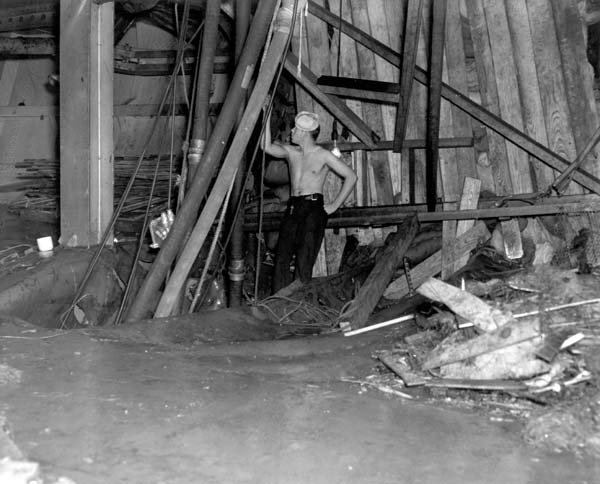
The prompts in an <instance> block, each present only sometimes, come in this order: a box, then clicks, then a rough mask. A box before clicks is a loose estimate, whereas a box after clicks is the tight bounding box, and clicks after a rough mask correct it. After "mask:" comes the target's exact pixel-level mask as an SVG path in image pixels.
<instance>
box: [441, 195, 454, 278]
mask: <svg viewBox="0 0 600 484" xmlns="http://www.w3.org/2000/svg"><path fill="white" fill-rule="evenodd" d="M456 206H457V204H456V202H445V203H444V210H456ZM456 226H457V221H456V220H444V221H443V222H442V280H444V281H445V280H446V279H448V278H449V277H450V275H451V274H452V273H453V272H454V259H452V258H451V257H450V250H449V248H450V245H451V244H452V243H453V242H454V241H455V240H456Z"/></svg>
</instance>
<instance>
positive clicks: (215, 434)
mask: <svg viewBox="0 0 600 484" xmlns="http://www.w3.org/2000/svg"><path fill="white" fill-rule="evenodd" d="M56 334H57V333H56V332H53V331H49V330H39V331H38V332H36V333H23V327H16V326H14V325H11V324H10V323H4V324H0V335H4V336H2V337H0V348H1V352H0V363H2V364H4V365H9V366H10V367H12V368H15V369H18V370H20V372H21V376H20V381H12V382H10V383H6V384H4V385H1V386H0V390H1V393H2V399H1V401H2V407H1V408H0V411H2V412H3V413H4V415H5V417H6V420H7V422H8V424H9V426H10V429H11V430H12V438H13V440H14V441H15V443H16V444H17V445H18V447H19V448H20V449H21V451H22V452H23V454H24V455H25V456H26V457H27V458H28V459H30V460H34V461H37V462H39V463H40V464H41V468H42V471H43V473H44V476H45V477H46V479H48V482H52V481H51V479H56V478H57V477H58V476H67V477H69V478H71V479H73V480H74V481H75V482H76V483H78V484H84V483H98V484H100V483H103V484H104V483H108V482H112V483H165V484H167V483H169V484H176V483H186V484H187V483H190V482H194V483H195V482H197V483H311V484H313V483H328V484H329V483H395V484H397V483H442V482H443V483H448V484H452V483H481V482H489V483H542V482H543V483H545V484H553V483H556V484H558V483H561V484H563V483H567V482H568V483H586V482H587V483H593V482H598V481H599V480H600V462H597V461H596V462H595V461H592V460H590V459H578V458H576V457H574V456H572V455H559V454H547V453H544V452H541V451H539V450H535V449H532V448H531V447H528V446H527V445H526V444H525V443H524V442H523V440H522V438H521V435H520V431H521V426H520V424H519V423H518V422H514V421H513V422H494V421H491V420H490V418H489V416H487V415H485V414H479V413H470V412H465V411H457V410H455V409H451V408H447V407H444V406H438V407H434V406H431V405H427V404H424V403H421V402H419V401H418V400H413V401H408V400H405V399H402V398H400V397H397V396H394V395H388V394H385V393H381V392H380V391H378V390H376V389H369V390H368V391H363V390H362V389H361V387H360V386H359V385H356V384H353V383H348V382H346V381H343V380H344V379H353V378H360V377H364V376H365V375H367V374H368V373H369V372H371V371H372V369H373V367H374V364H375V362H374V361H373V360H372V358H371V353H372V352H373V351H374V350H375V349H377V347H378V346H382V345H384V344H385V341H386V340H385V338H384V336H383V335H380V336H374V335H370V336H368V337H366V338H361V337H357V338H343V337H341V336H329V337H311V338H303V339H298V340H290V341H271V342H248V343H236V344H219V345H211V344H197V345H194V346H192V347H189V348H186V347H181V346H172V345H170V346H168V345H147V344H139V343H132V342H131V341H129V342H127V343H123V342H117V341H114V339H110V340H103V339H102V338H98V335H97V334H95V335H94V336H93V337H90V335H88V334H84V333H82V332H81V331H73V332H70V333H67V334H64V333H61V334H60V335H56ZM6 335H12V336H15V335H24V336H26V337H28V338H32V339H14V338H6ZM48 336H51V337H48ZM42 338H43V339H42Z"/></svg>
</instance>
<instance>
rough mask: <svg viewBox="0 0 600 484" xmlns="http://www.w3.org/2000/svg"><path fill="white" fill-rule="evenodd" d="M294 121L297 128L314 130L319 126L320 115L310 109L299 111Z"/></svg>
mask: <svg viewBox="0 0 600 484" xmlns="http://www.w3.org/2000/svg"><path fill="white" fill-rule="evenodd" d="M294 121H295V122H296V128H299V129H302V130H304V131H314V130H315V129H317V128H318V127H319V115H318V114H315V113H311V112H309V111H301V112H299V113H298V114H297V115H296V118H295V120H294Z"/></svg>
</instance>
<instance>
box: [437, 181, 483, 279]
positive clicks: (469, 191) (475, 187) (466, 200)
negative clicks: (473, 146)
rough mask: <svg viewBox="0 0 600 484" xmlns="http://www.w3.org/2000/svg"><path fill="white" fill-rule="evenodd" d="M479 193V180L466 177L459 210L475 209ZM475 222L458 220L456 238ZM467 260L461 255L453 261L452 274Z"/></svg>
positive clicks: (447, 259) (467, 258)
mask: <svg viewBox="0 0 600 484" xmlns="http://www.w3.org/2000/svg"><path fill="white" fill-rule="evenodd" d="M480 191H481V180H478V179H477V178H471V177H468V176H466V177H465V180H464V183H463V189H462V194H461V198H460V204H459V209H460V210H468V209H475V208H477V205H478V203H479V192H480ZM474 223H475V221H474V220H473V219H470V220H459V221H458V223H457V225H456V236H457V237H460V236H461V235H462V234H464V233H465V232H467V231H468V230H469V229H470V228H471V227H473V224H474ZM450 259H451V258H446V257H444V261H445V262H446V261H450ZM468 260H469V257H468V255H463V256H461V257H457V258H455V259H454V261H453V262H454V272H456V271H457V270H459V269H461V268H462V267H463V266H464V265H465V264H466V263H467V261H468Z"/></svg>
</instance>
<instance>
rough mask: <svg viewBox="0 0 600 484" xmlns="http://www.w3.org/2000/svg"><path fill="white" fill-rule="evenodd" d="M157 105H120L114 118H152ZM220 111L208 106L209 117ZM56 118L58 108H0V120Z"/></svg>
mask: <svg viewBox="0 0 600 484" xmlns="http://www.w3.org/2000/svg"><path fill="white" fill-rule="evenodd" d="M158 107H159V105H158V104H120V105H117V106H114V108H113V115H114V116H115V117H153V116H156V112H157V111H158ZM220 109H221V103H213V104H210V107H209V115H214V114H217V113H218V112H219V110H220ZM188 112H189V108H188V107H187V105H186V104H176V105H175V116H187V114H188ZM170 115H171V105H170V104H166V105H165V106H164V107H163V110H162V113H161V116H170ZM45 116H58V106H0V118H43V117H45Z"/></svg>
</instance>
